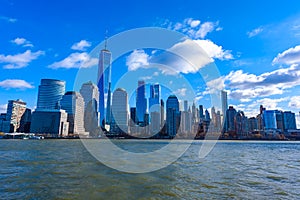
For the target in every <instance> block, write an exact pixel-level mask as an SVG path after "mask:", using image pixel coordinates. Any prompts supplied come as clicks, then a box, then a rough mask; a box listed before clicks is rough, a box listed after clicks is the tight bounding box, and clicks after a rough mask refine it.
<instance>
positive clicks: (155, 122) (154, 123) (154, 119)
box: [150, 111, 161, 134]
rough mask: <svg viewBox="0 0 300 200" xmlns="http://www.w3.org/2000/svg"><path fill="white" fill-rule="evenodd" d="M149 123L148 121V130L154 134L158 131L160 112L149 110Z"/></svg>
mask: <svg viewBox="0 0 300 200" xmlns="http://www.w3.org/2000/svg"><path fill="white" fill-rule="evenodd" d="M150 118H151V123H150V127H151V128H150V130H151V133H152V134H156V133H158V132H159V131H160V122H161V120H160V112H156V111H154V112H151V113H150Z"/></svg>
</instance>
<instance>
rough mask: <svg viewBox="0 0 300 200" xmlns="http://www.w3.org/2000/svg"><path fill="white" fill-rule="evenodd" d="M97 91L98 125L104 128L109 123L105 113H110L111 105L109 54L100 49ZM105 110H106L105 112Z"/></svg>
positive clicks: (105, 50) (107, 51)
mask: <svg viewBox="0 0 300 200" xmlns="http://www.w3.org/2000/svg"><path fill="white" fill-rule="evenodd" d="M97 85H98V89H99V112H100V125H101V126H102V127H104V125H105V123H107V122H109V121H110V119H106V117H107V116H108V117H110V114H109V115H106V113H107V112H109V113H110V105H111V99H110V97H111V94H109V93H110V86H111V52H110V51H109V50H107V49H106V47H105V49H102V50H101V52H100V55H99V64H98V84H97ZM106 109H107V110H106Z"/></svg>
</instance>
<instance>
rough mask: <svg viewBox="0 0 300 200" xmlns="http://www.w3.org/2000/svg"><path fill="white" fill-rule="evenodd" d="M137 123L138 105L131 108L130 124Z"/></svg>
mask: <svg viewBox="0 0 300 200" xmlns="http://www.w3.org/2000/svg"><path fill="white" fill-rule="evenodd" d="M136 124H137V116H136V107H131V108H130V126H134V125H136Z"/></svg>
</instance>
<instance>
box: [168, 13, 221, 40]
mask: <svg viewBox="0 0 300 200" xmlns="http://www.w3.org/2000/svg"><path fill="white" fill-rule="evenodd" d="M163 25H166V26H167V28H168V29H172V30H175V31H180V32H183V33H185V34H187V35H188V36H189V37H191V38H192V39H203V38H205V37H206V35H207V34H208V33H210V32H213V31H220V30H222V28H221V27H219V22H204V23H201V21H200V20H198V19H193V18H186V19H184V20H183V22H177V23H172V22H169V21H167V22H165V23H164V24H163Z"/></svg>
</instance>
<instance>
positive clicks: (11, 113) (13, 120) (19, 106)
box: [3, 99, 26, 133]
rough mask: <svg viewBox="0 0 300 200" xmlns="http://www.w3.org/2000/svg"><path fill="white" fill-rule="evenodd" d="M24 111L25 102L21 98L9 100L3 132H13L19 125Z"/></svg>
mask: <svg viewBox="0 0 300 200" xmlns="http://www.w3.org/2000/svg"><path fill="white" fill-rule="evenodd" d="M25 111H26V103H25V102H23V101H22V100H19V99H18V100H9V101H8V104H7V112H6V122H4V124H5V125H4V126H3V132H7V133H14V132H16V131H17V130H18V129H19V128H20V125H21V118H22V116H23V114H24V112H25Z"/></svg>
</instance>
